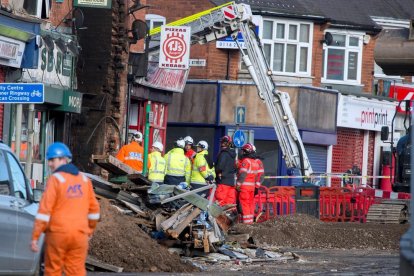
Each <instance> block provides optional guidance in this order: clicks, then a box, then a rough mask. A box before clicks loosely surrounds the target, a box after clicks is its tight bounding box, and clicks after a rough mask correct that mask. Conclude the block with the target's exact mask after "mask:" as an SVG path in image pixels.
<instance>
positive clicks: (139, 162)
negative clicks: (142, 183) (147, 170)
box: [116, 141, 144, 173]
mask: <svg viewBox="0 0 414 276" xmlns="http://www.w3.org/2000/svg"><path fill="white" fill-rule="evenodd" d="M116 158H117V159H118V160H119V161H121V162H123V163H125V164H126V165H128V166H130V167H131V168H133V169H134V170H137V171H138V172H140V173H141V172H142V168H143V160H144V148H143V147H142V146H141V145H140V144H138V143H137V142H135V141H132V142H131V143H129V144H128V145H125V146H123V147H122V148H121V149H120V150H119V152H118V154H117V155H116Z"/></svg>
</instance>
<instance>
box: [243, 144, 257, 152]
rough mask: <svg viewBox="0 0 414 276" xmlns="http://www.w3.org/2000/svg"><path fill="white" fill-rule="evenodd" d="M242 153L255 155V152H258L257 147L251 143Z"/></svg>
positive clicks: (244, 147) (246, 145)
mask: <svg viewBox="0 0 414 276" xmlns="http://www.w3.org/2000/svg"><path fill="white" fill-rule="evenodd" d="M242 151H244V152H246V153H254V152H256V147H255V146H253V145H252V144H250V143H247V144H245V145H244V146H243V147H242Z"/></svg>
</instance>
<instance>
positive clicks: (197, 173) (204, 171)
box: [190, 150, 216, 185]
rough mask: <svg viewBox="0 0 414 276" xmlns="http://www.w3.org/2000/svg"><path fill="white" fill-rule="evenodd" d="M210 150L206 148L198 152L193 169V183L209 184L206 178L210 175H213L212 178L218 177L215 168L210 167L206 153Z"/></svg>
mask: <svg viewBox="0 0 414 276" xmlns="http://www.w3.org/2000/svg"><path fill="white" fill-rule="evenodd" d="M207 154H208V152H207V151H206V150H203V151H200V152H199V153H197V154H196V156H195V158H194V162H193V169H192V171H191V181H190V182H191V183H192V184H193V183H194V184H204V185H205V184H207V182H206V179H207V178H209V176H211V177H212V180H213V179H214V178H215V177H216V174H215V172H214V168H210V167H209V165H208V163H207V160H206V158H205V155H207Z"/></svg>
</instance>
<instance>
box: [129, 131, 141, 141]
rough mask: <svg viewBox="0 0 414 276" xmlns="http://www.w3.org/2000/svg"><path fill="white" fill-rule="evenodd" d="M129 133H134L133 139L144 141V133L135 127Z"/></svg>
mask: <svg viewBox="0 0 414 276" xmlns="http://www.w3.org/2000/svg"><path fill="white" fill-rule="evenodd" d="M128 133H129V134H131V135H132V139H134V140H135V141H137V142H142V133H141V132H140V131H138V130H135V129H130V130H129V132H128Z"/></svg>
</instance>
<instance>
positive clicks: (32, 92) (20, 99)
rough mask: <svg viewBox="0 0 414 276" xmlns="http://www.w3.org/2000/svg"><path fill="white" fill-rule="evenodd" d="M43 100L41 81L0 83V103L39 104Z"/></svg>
mask: <svg viewBox="0 0 414 276" xmlns="http://www.w3.org/2000/svg"><path fill="white" fill-rule="evenodd" d="M44 101H45V93H44V86H43V83H0V103H21V104H31V103H35V104H40V103H44Z"/></svg>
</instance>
